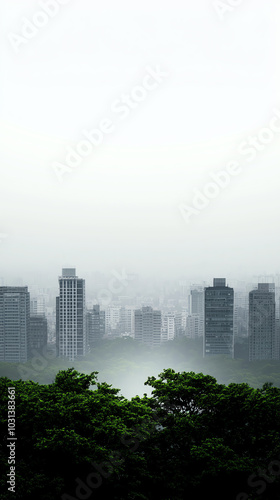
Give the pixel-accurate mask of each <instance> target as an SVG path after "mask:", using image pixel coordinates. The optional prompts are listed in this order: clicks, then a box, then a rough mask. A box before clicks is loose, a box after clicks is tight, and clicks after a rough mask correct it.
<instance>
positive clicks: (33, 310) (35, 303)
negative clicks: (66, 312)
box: [30, 295, 46, 316]
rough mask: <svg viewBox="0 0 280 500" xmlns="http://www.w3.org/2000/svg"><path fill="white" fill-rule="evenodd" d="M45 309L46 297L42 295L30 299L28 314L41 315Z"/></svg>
mask: <svg viewBox="0 0 280 500" xmlns="http://www.w3.org/2000/svg"><path fill="white" fill-rule="evenodd" d="M45 311H46V299H45V297H44V296H43V295H40V296H39V297H36V298H33V299H31V300H30V314H31V315H32V316H33V315H35V314H39V315H40V316H42V315H43V314H45Z"/></svg>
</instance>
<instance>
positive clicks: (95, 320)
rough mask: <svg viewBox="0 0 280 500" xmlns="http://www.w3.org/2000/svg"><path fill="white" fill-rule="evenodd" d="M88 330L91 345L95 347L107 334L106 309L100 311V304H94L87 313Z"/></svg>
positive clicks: (88, 339)
mask: <svg viewBox="0 0 280 500" xmlns="http://www.w3.org/2000/svg"><path fill="white" fill-rule="evenodd" d="M86 325H87V326H86V330H87V341H88V344H89V347H94V345H95V344H96V342H98V341H100V340H101V339H102V338H103V336H104V335H105V311H100V306H99V305H94V306H93V308H92V309H91V310H90V311H87V313H86Z"/></svg>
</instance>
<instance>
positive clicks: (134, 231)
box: [0, 0, 280, 286]
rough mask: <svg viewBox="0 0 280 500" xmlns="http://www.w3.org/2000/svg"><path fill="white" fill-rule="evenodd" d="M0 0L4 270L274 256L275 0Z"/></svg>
mask: <svg viewBox="0 0 280 500" xmlns="http://www.w3.org/2000/svg"><path fill="white" fill-rule="evenodd" d="M58 3H59V2H57V3H56V6H57V7H56V8H53V10H46V8H45V10H44V9H43V8H42V6H41V5H43V2H41V3H40V2H38V3H37V2H34V1H33V0H25V2H22V1H21V0H13V2H10V1H8V0H1V2H0V4H1V21H2V31H3V28H4V32H5V37H4V43H2V45H1V67H2V77H1V117H2V118H1V186H0V190H1V207H2V217H1V227H0V233H1V245H0V255H1V271H0V276H2V277H3V280H4V283H6V284H9V283H10V282H11V281H12V282H13V283H14V282H15V281H16V280H17V279H22V280H23V282H25V283H26V284H28V282H30V283H32V282H33V283H36V281H37V282H38V283H40V285H43V283H45V284H46V285H47V286H52V283H54V284H56V283H57V276H58V274H59V272H60V269H61V268H62V267H63V266H66V267H67V266H76V268H77V269H78V270H79V275H80V276H84V277H87V276H88V275H89V273H92V272H106V273H110V272H111V270H112V269H113V270H118V269H123V268H125V269H126V270H127V272H131V273H139V274H141V275H143V276H144V277H150V276H154V277H155V278H156V279H158V278H161V279H163V280H164V279H173V278H176V279H177V278H180V277H181V276H187V277H189V278H190V280H192V279H194V280H199V279H200V280H209V279H212V277H213V276H215V275H216V276H227V277H231V278H232V279H244V278H245V279H246V278H247V277H249V276H250V275H254V274H255V275H257V274H262V273H274V272H278V270H279V269H280V266H279V250H278V249H279V238H280V236H279V234H280V233H279V231H278V230H277V227H278V213H279V195H278V183H277V179H278V176H279V171H278V169H279V139H280V97H279V88H280V86H279V83H280V82H279V64H278V60H279V57H278V47H279V30H278V15H279V4H278V3H277V1H273V0H270V1H267V2H265V3H264V2H263V1H261V0H255V1H254V2H252V1H250V0H247V1H244V2H239V5H238V6H237V3H236V2H235V3H236V7H230V8H228V9H224V8H221V7H218V4H219V3H220V4H222V3H223V2H211V1H208V0H199V1H198V2H190V1H187V2H186V1H181V0H175V1H173V2H170V1H167V2H164V4H162V2H159V1H154V2H152V3H151V2H148V1H146V0H144V1H143V2H141V3H140V4H137V3H135V2H129V1H128V0H123V1H121V2H118V4H117V5H116V4H115V3H114V2H112V1H111V0H110V1H109V0H108V1H105V2H102V3H101V4H98V6H97V5H96V4H95V3H93V2H91V1H86V0H84V1H83V2H82V7H81V3H79V2H76V1H74V0H73V1H70V2H62V1H61V2H60V5H59V6H58Z"/></svg>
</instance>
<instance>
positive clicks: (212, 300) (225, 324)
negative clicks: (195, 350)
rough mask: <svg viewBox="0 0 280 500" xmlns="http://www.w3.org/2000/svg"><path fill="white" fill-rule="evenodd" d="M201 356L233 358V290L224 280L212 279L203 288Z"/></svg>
mask: <svg viewBox="0 0 280 500" xmlns="http://www.w3.org/2000/svg"><path fill="white" fill-rule="evenodd" d="M204 293H205V297H204V301H205V303H204V337H203V356H204V357H205V356H211V355H217V354H223V355H225V356H229V357H231V358H233V356H234V336H233V303H234V291H233V288H230V287H228V286H226V280H225V279H224V278H214V281H213V286H211V287H207V288H205V292H204Z"/></svg>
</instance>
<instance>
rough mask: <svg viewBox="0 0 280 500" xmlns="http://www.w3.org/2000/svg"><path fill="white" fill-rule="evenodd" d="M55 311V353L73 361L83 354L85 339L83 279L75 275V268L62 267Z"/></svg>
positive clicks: (85, 348)
mask: <svg viewBox="0 0 280 500" xmlns="http://www.w3.org/2000/svg"><path fill="white" fill-rule="evenodd" d="M56 312H57V328H56V333H57V355H58V356H59V357H66V358H68V359H69V360H70V361H73V360H74V359H75V358H76V357H78V356H85V354H86V352H87V351H88V345H87V341H86V309H85V280H83V279H79V278H78V277H77V276H76V269H74V268H66V269H62V276H60V277H59V297H58V298H57V302H56Z"/></svg>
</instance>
